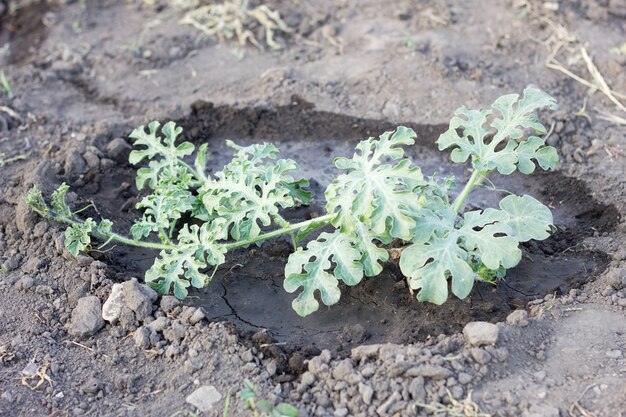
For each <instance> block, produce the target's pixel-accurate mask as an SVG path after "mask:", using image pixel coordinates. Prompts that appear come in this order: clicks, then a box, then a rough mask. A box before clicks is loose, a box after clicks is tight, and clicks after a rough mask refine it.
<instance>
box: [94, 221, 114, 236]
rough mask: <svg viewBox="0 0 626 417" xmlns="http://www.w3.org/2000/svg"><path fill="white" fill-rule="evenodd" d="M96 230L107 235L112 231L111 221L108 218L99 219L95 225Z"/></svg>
mask: <svg viewBox="0 0 626 417" xmlns="http://www.w3.org/2000/svg"><path fill="white" fill-rule="evenodd" d="M96 232H97V233H99V234H100V235H102V236H108V235H110V234H111V233H112V232H113V222H112V221H111V220H108V219H102V220H100V223H98V226H97V227H96Z"/></svg>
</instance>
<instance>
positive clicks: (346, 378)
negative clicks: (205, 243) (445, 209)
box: [0, 0, 626, 417]
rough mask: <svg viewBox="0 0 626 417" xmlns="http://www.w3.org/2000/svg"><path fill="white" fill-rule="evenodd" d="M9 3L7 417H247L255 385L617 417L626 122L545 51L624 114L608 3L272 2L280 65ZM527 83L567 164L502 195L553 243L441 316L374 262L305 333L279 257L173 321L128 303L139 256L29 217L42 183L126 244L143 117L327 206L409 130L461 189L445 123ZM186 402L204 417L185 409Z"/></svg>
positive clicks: (194, 39) (623, 324) (174, 21)
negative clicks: (69, 239)
mask: <svg viewBox="0 0 626 417" xmlns="http://www.w3.org/2000/svg"><path fill="white" fill-rule="evenodd" d="M6 3H7V2H2V3H0V9H2V12H1V13H2V17H0V68H1V69H2V71H3V72H4V73H5V75H6V76H7V79H8V80H9V81H10V85H11V87H12V90H13V93H14V95H15V97H14V98H11V99H9V98H7V96H6V94H4V91H2V94H0V152H3V153H5V154H6V155H7V157H8V158H12V157H16V156H17V157H18V158H17V159H16V160H15V161H13V162H12V163H10V164H6V165H4V166H2V167H1V168H0V169H1V171H0V251H1V252H0V256H1V257H2V263H3V265H5V271H6V273H3V274H2V275H0V318H1V320H0V415H2V416H5V415H6V416H22V415H29V416H74V415H75V416H82V415H94V416H144V415H146V416H147V415H149V416H168V417H169V416H172V415H176V414H177V413H178V415H186V414H187V415H191V414H189V413H191V412H199V414H200V415H208V416H213V415H221V412H222V407H223V405H224V402H225V400H226V398H227V393H228V392H230V393H231V394H232V396H231V406H230V414H229V415H246V413H245V412H244V410H243V409H242V406H241V404H240V401H239V400H238V399H237V398H236V395H235V393H236V392H237V391H238V390H239V389H241V387H242V382H243V379H244V378H248V379H250V380H251V381H252V382H253V383H254V384H255V385H256V386H257V388H258V390H259V394H260V396H262V397H264V398H267V399H269V400H271V401H275V402H280V401H285V402H289V403H291V404H293V405H295V406H296V407H297V408H298V409H299V410H300V415H302V416H309V415H311V416H348V415H349V416H376V415H378V416H414V415H417V416H422V415H423V416H427V415H433V414H434V413H435V411H433V410H436V409H439V408H438V407H443V408H445V409H446V410H447V413H448V415H455V414H454V407H455V404H457V405H456V407H461V406H463V405H464V406H465V409H464V411H465V414H463V412H462V411H459V413H460V414H459V413H457V414H456V415H468V416H469V415H473V414H471V412H470V406H473V405H475V406H476V407H478V408H479V409H480V410H481V412H482V413H483V415H492V416H511V417H513V416H515V417H519V416H523V417H557V416H560V417H580V416H585V417H586V416H596V417H601V416H604V417H619V416H624V415H626V313H625V311H624V308H625V307H626V288H625V287H626V272H625V271H624V268H625V266H626V247H625V245H624V242H625V234H626V227H625V224H624V220H623V217H624V213H625V211H626V204H625V203H624V201H625V200H624V190H625V188H626V187H625V186H624V184H625V181H624V178H625V170H626V163H625V159H626V156H625V153H624V143H625V140H626V137H625V133H624V132H625V128H624V126H623V125H620V124H619V122H616V121H615V119H614V120H613V121H609V120H605V117H606V114H613V115H618V116H620V117H622V118H625V117H626V115H624V114H623V113H620V109H619V108H617V107H616V106H615V105H614V103H612V102H611V101H610V100H609V99H607V98H606V96H605V95H603V94H602V93H600V92H595V93H590V92H589V91H588V88H587V87H585V86H584V85H582V84H580V83H579V82H577V81H575V80H573V79H571V78H570V77H568V76H567V75H566V74H564V73H563V72H561V71H558V70H555V69H554V67H555V65H552V68H548V67H546V65H545V63H546V62H547V61H546V60H547V59H549V58H550V52H551V51H552V52H554V47H555V45H557V44H560V45H561V49H559V50H558V55H557V56H556V59H557V61H558V62H559V63H561V64H562V65H564V66H567V68H570V69H571V70H572V71H573V72H574V73H576V74H579V75H580V76H582V77H583V78H585V79H587V80H593V78H592V77H591V75H590V74H589V72H588V69H587V66H586V64H585V62H584V60H583V59H581V56H580V53H579V51H580V47H581V46H584V47H585V48H586V50H587V51H589V53H590V55H591V57H592V59H593V62H594V63H595V65H596V66H597V68H598V69H599V70H600V71H601V73H602V75H603V76H604V78H605V80H606V81H607V83H608V84H609V85H610V87H611V88H612V89H613V90H614V91H616V92H618V93H621V94H622V95H623V94H624V93H625V92H626V71H625V66H626V56H625V55H624V54H623V52H619V51H620V45H623V43H624V41H625V40H626V18H625V17H626V11H625V9H626V6H625V5H624V3H623V1H621V0H618V1H615V0H604V1H600V0H597V1H596V0H590V1H588V2H583V3H577V2H568V1H554V2H535V1H526V2H524V1H500V0H498V1H493V2H490V3H489V7H488V8H486V7H485V3H484V2H482V1H477V0H475V1H463V2H453V1H440V0H429V1H409V0H397V1H387V0H385V1H373V0H362V1H358V2H347V1H345V2H337V1H325V0H319V1H318V0H316V1H313V0H309V1H300V2H269V3H268V4H269V5H270V6H271V7H275V8H277V9H279V10H280V11H281V13H282V14H283V16H284V19H285V21H286V22H287V24H288V25H289V26H290V27H292V28H294V31H293V33H292V34H290V35H289V36H287V37H280V36H279V37H278V38H277V40H278V42H280V43H281V44H283V46H284V48H283V49H282V50H280V51H259V50H255V49H254V48H247V49H246V50H245V54H243V55H241V54H239V53H236V51H235V47H234V46H233V45H230V44H219V43H217V42H215V41H214V40H212V39H206V38H203V37H201V36H199V34H198V32H196V31H194V29H193V28H189V27H184V26H180V25H179V24H178V16H177V15H175V14H173V10H172V9H171V8H170V7H163V6H167V5H165V2H161V3H162V4H158V3H159V2H152V3H156V4H154V5H150V4H148V3H150V2H140V1H121V0H120V1H97V2H96V1H94V2H90V1H87V2H84V4H85V5H86V7H83V6H82V4H83V2H61V1H57V2H55V1H52V2H44V1H42V2H37V1H31V2H23V3H28V4H29V5H28V6H27V7H24V8H22V9H20V10H18V11H17V12H16V13H14V14H9V13H8V10H6V9H5V8H4V7H2V6H5V5H6ZM66 3H67V4H66ZM77 22H78V23H77ZM5 45H8V46H6V47H5ZM552 64H554V62H552ZM528 84H535V85H538V86H539V87H541V88H542V89H543V90H545V91H547V92H549V93H550V94H551V95H553V96H554V97H556V98H557V100H558V101H559V105H560V109H559V110H558V111H557V112H555V113H552V114H543V116H542V117H543V119H544V121H545V122H547V123H548V124H549V125H552V126H553V130H552V133H551V135H550V137H549V142H550V144H551V145H553V146H555V147H557V149H558V151H559V155H560V159H561V162H560V165H559V167H558V169H557V171H556V172H555V173H548V174H546V175H541V176H536V177H535V176H533V178H532V179H520V178H517V179H511V180H509V179H507V180H506V181H509V182H506V181H505V180H504V179H501V178H498V179H496V181H497V185H499V186H504V187H506V188H510V189H512V190H523V189H528V190H530V192H532V193H535V195H537V196H539V197H541V199H544V201H546V202H549V203H550V204H551V207H552V208H553V210H554V212H555V219H556V223H557V226H560V228H559V232H558V233H557V234H555V237H554V238H552V239H551V240H548V241H546V242H544V243H542V244H540V245H536V246H528V247H525V248H524V251H525V254H526V255H527V257H526V258H528V259H526V260H525V263H524V264H522V265H520V268H519V269H516V270H514V271H512V274H513V275H512V276H511V278H510V281H507V283H506V285H501V286H499V287H498V288H497V289H495V290H494V289H493V288H491V287H489V286H477V288H476V289H475V291H474V292H473V293H472V294H471V295H470V297H469V298H468V299H467V300H465V301H458V300H452V299H451V300H450V301H449V303H446V304H445V305H443V306H441V307H436V306H426V305H418V304H417V303H416V302H415V300H414V299H413V298H412V297H410V295H409V294H407V291H406V289H405V288H403V283H402V281H401V278H400V277H399V275H398V271H397V267H396V266H395V265H393V264H389V265H387V266H386V268H385V272H384V273H383V275H382V276H381V277H379V278H377V279H375V280H368V281H367V282H366V283H365V284H364V285H362V286H361V287H359V288H354V289H350V290H349V291H347V292H344V296H343V298H342V302H341V303H340V304H339V305H337V306H335V307H333V308H330V309H329V310H327V311H322V312H320V313H319V315H318V316H313V317H312V318H311V319H307V320H299V319H297V318H296V317H295V316H294V315H293V313H292V312H291V310H290V306H289V304H290V301H291V296H290V295H288V294H285V293H284V291H283V290H282V278H283V276H282V272H281V270H282V266H283V265H284V260H285V258H286V256H287V255H288V253H289V251H290V248H289V245H288V244H287V243H286V242H282V241H277V242H273V243H271V244H269V245H266V246H264V247H263V248H257V249H255V250H248V251H240V252H237V253H235V254H234V256H233V258H232V260H231V261H230V263H229V264H228V265H227V267H225V268H223V269H222V270H220V271H218V272H219V273H218V275H217V276H216V279H215V280H214V282H213V284H212V287H210V288H208V289H207V290H206V291H202V292H198V293H196V294H195V297H192V298H191V299H190V300H189V301H187V302H185V303H182V304H181V303H177V302H176V301H175V300H173V299H172V298H171V297H159V298H157V297H155V295H154V294H153V293H152V292H150V291H149V290H148V289H147V288H146V287H145V286H143V285H142V284H141V277H142V276H143V273H144V271H145V269H146V268H147V267H148V266H149V265H150V262H151V259H152V258H153V256H154V254H153V253H151V252H145V251H144V252H142V251H135V250H129V249H127V248H122V247H116V248H115V249H114V250H113V251H111V252H106V253H100V252H96V251H94V252H91V253H89V254H88V256H80V257H78V258H77V259H75V258H73V257H71V256H69V254H68V253H67V251H65V250H64V248H63V244H62V229H61V228H60V227H59V225H57V224H53V223H49V222H45V221H42V220H41V219H39V218H37V217H36V216H34V215H32V214H31V213H29V212H28V210H27V208H26V207H25V205H24V203H23V197H24V194H25V192H26V191H27V190H28V189H29V187H30V186H31V185H32V184H33V183H40V184H42V187H43V188H44V191H50V190H51V189H53V188H54V187H55V186H57V185H58V184H60V183H61V182H62V181H67V182H68V183H69V184H70V185H71V187H72V190H73V192H74V193H72V194H70V199H72V201H73V202H79V201H84V200H93V201H94V202H95V203H96V206H97V207H98V210H100V212H101V214H102V215H103V216H104V217H107V218H111V219H112V220H114V221H115V224H116V227H119V228H120V230H125V229H127V228H128V227H129V226H130V224H131V221H132V219H133V218H134V217H135V216H136V215H137V212H136V211H135V210H134V209H133V207H134V204H135V203H136V202H137V201H138V198H140V194H139V192H138V191H137V190H136V189H135V187H134V185H132V184H133V178H134V176H133V175H134V174H133V169H132V167H130V166H129V165H128V164H127V163H126V159H125V158H126V155H127V152H128V148H129V144H128V143H129V142H128V140H127V139H125V138H126V137H127V135H128V133H129V132H130V131H131V130H132V129H133V128H134V127H136V126H139V125H145V124H146V123H147V122H149V121H151V120H155V119H157V120H162V121H165V120H168V119H172V120H177V121H180V123H181V124H182V125H183V127H184V128H185V134H186V135H189V138H190V139H191V140H193V141H195V142H203V141H209V143H210V146H211V149H212V150H213V154H212V156H213V160H212V162H211V163H212V164H214V165H212V167H213V168H215V167H217V166H219V164H220V162H221V163H223V160H224V159H225V158H227V155H226V154H225V153H224V151H225V147H224V145H223V139H226V138H233V139H237V140H238V141H241V142H244V143H252V142H258V141H262V140H267V141H272V142H275V143H276V144H277V145H278V146H279V148H280V149H281V151H284V152H286V153H287V154H291V157H294V158H295V159H298V161H299V162H301V164H302V167H303V171H304V172H305V174H306V176H307V177H310V178H313V179H314V182H313V190H314V192H316V193H318V195H319V193H320V192H321V190H323V189H324V187H325V184H327V182H328V178H329V177H330V176H331V175H334V174H333V173H332V172H329V171H327V170H326V167H328V166H330V160H332V157H333V156H336V155H345V154H348V153H350V149H351V148H353V146H354V144H355V143H357V141H358V140H360V139H364V138H365V137H367V136H369V135H378V134H380V133H382V132H383V131H384V130H386V129H389V128H393V127H395V126H397V125H400V124H405V125H408V126H412V127H414V128H415V129H416V131H417V132H418V144H417V146H415V147H414V149H412V157H413V158H414V159H415V160H416V161H418V162H419V164H420V165H422V166H424V167H425V171H428V172H441V173H447V174H450V173H454V174H456V175H460V176H467V172H464V171H462V170H458V168H454V167H451V166H450V165H448V163H447V159H446V158H444V156H442V155H439V154H438V153H437V152H436V151H435V150H434V147H433V145H432V143H433V141H434V140H435V139H436V138H437V136H438V135H439V134H440V133H441V132H443V131H444V130H445V128H446V125H447V122H448V120H449V118H450V116H451V114H452V113H453V111H454V110H455V109H456V108H457V107H459V106H461V105H463V104H464V105H466V106H468V107H470V108H471V107H477V106H485V105H488V103H491V102H492V101H493V99H494V98H496V97H498V96H500V95H502V94H505V93H510V92H520V91H521V90H522V89H523V88H524V87H525V86H527V85H528ZM619 97H622V96H621V95H620V96H619ZM622 102H623V100H622ZM21 156H23V157H24V158H23V159H20V158H19V157H21ZM455 170H456V171H455ZM529 178H530V177H529ZM470 203H472V204H475V205H477V206H481V205H482V204H491V202H490V201H489V200H488V198H487V197H483V196H482V195H480V194H479V195H477V196H476V198H475V200H473V201H471V202H470ZM316 204H317V205H316ZM321 208H322V207H321V203H319V202H318V203H315V204H313V205H312V206H311V207H308V208H301V209H298V210H296V211H294V212H291V213H289V215H290V216H292V217H293V219H294V220H295V219H303V218H306V216H308V215H310V214H311V213H312V212H314V211H316V210H320V209H321ZM133 277H136V278H138V280H137V281H135V280H132V278H133ZM114 291H121V292H123V293H124V294H125V295H124V299H125V300H126V301H125V303H126V305H125V308H124V309H123V311H122V312H120V315H119V317H118V319H117V321H116V322H115V324H110V323H108V322H107V323H105V322H104V321H102V318H101V317H100V315H99V314H89V313H90V312H91V313H93V312H94V311H96V312H99V311H100V309H101V305H102V303H103V302H104V301H105V300H107V299H108V298H109V297H110V295H111V293H112V292H114ZM259 300H262V302H260V301H259ZM260 306H261V307H262V308H260ZM476 320H480V321H487V322H494V323H496V327H489V331H491V332H492V336H493V334H494V333H497V340H496V342H495V345H489V344H488V345H482V344H481V342H477V341H476V340H474V339H472V335H471V334H465V335H464V334H463V333H462V331H463V328H464V326H465V324H466V323H468V322H471V321H476ZM94 329H97V331H95V333H94ZM472 341H473V342H472ZM470 342H471V343H470ZM472 343H474V344H472ZM476 344H478V345H480V346H476ZM198 390H200V391H198ZM194 392H199V393H200V395H201V397H202V398H203V399H204V400H205V403H204V404H201V405H200V406H201V408H203V409H204V406H205V405H206V402H208V403H209V404H208V405H206V406H207V408H206V409H204V411H199V410H197V409H196V408H195V406H194V405H193V404H190V403H189V402H187V401H186V399H187V398H188V397H189V396H190V395H191V394H192V393H194ZM468 396H470V397H471V399H472V401H468V400H466V399H467V398H468ZM195 404H197V403H195ZM424 406H427V407H424ZM429 407H430V408H429ZM439 415H446V414H445V413H443V412H442V413H440V414H439Z"/></svg>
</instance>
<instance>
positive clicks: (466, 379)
mask: <svg viewBox="0 0 626 417" xmlns="http://www.w3.org/2000/svg"><path fill="white" fill-rule="evenodd" d="M473 379H474V378H473V377H472V376H471V375H470V374H468V373H465V372H460V373H459V376H458V380H459V383H460V384H463V385H467V384H469V383H470V382H472V380H473Z"/></svg>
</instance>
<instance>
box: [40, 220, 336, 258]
mask: <svg viewBox="0 0 626 417" xmlns="http://www.w3.org/2000/svg"><path fill="white" fill-rule="evenodd" d="M335 216H336V213H330V214H326V215H324V216H320V217H316V218H315V219H311V220H306V221H303V222H300V223H294V224H287V225H286V226H285V227H281V228H280V229H276V230H272V231H271V232H267V233H262V234H260V235H258V236H257V237H254V238H252V239H248V240H243V241H241V242H232V243H226V244H224V248H225V249H226V250H227V251H228V250H231V249H236V248H241V247H244V246H248V245H251V244H253V243H256V242H261V241H264V240H268V239H272V238H275V237H278V236H280V235H284V234H287V233H291V232H294V231H297V230H300V229H302V228H305V227H309V226H313V227H315V228H318V227H322V226H325V225H327V224H328V223H330V221H331V220H332V219H333V218H334V217H335ZM50 217H51V218H53V219H54V220H56V221H59V222H62V223H67V224H71V225H76V224H80V223H81V222H79V221H77V220H74V219H70V218H67V217H62V216H55V215H54V214H53V213H52V212H50ZM92 235H93V236H94V237H97V238H100V239H102V240H106V241H116V242H119V243H123V244H125V245H129V246H135V247H139V248H147V249H165V250H169V249H174V248H175V247H176V245H175V244H173V243H172V244H167V243H156V242H146V241H143V240H134V239H129V238H127V237H125V236H122V235H119V234H117V233H111V234H108V235H102V234H100V233H96V232H92Z"/></svg>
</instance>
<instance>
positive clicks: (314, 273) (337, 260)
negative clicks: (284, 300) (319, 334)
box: [283, 231, 363, 317]
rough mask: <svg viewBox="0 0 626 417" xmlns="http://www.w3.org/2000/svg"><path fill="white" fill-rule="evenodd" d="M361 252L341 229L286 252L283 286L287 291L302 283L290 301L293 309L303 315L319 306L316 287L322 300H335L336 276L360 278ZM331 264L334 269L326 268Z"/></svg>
mask: <svg viewBox="0 0 626 417" xmlns="http://www.w3.org/2000/svg"><path fill="white" fill-rule="evenodd" d="M360 259H361V253H360V252H359V250H358V249H356V248H355V246H354V242H353V240H352V239H351V237H350V236H349V235H347V234H345V233H341V232H338V231H336V232H335V233H332V234H331V233H322V234H320V236H319V237H318V238H317V240H314V241H311V242H309V244H308V245H307V247H306V249H302V248H298V250H296V252H294V253H292V254H291V255H290V256H289V260H288V261H287V265H286V266H285V277H286V278H285V281H284V283H283V286H284V288H285V290H286V291H287V292H288V293H293V292H294V291H296V290H297V289H298V288H300V287H302V292H301V293H300V294H299V295H298V297H297V298H296V299H295V300H294V301H293V303H292V306H293V309H294V310H295V311H296V313H298V314H299V315H300V316H302V317H304V316H307V315H309V314H311V313H313V312H314V311H316V310H317V309H318V308H319V302H318V301H317V300H316V299H315V292H316V291H319V293H320V298H321V300H322V302H323V303H324V304H326V305H332V304H335V303H337V302H338V301H339V297H340V295H341V291H340V290H339V287H338V283H339V280H342V281H344V282H345V283H346V284H347V285H356V284H358V283H359V282H360V281H361V279H362V278H363V266H362V265H361V263H360V262H359V261H360ZM331 262H332V263H334V265H335V268H334V272H333V273H331V272H330V270H331V269H332V268H333V264H332V263H331Z"/></svg>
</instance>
